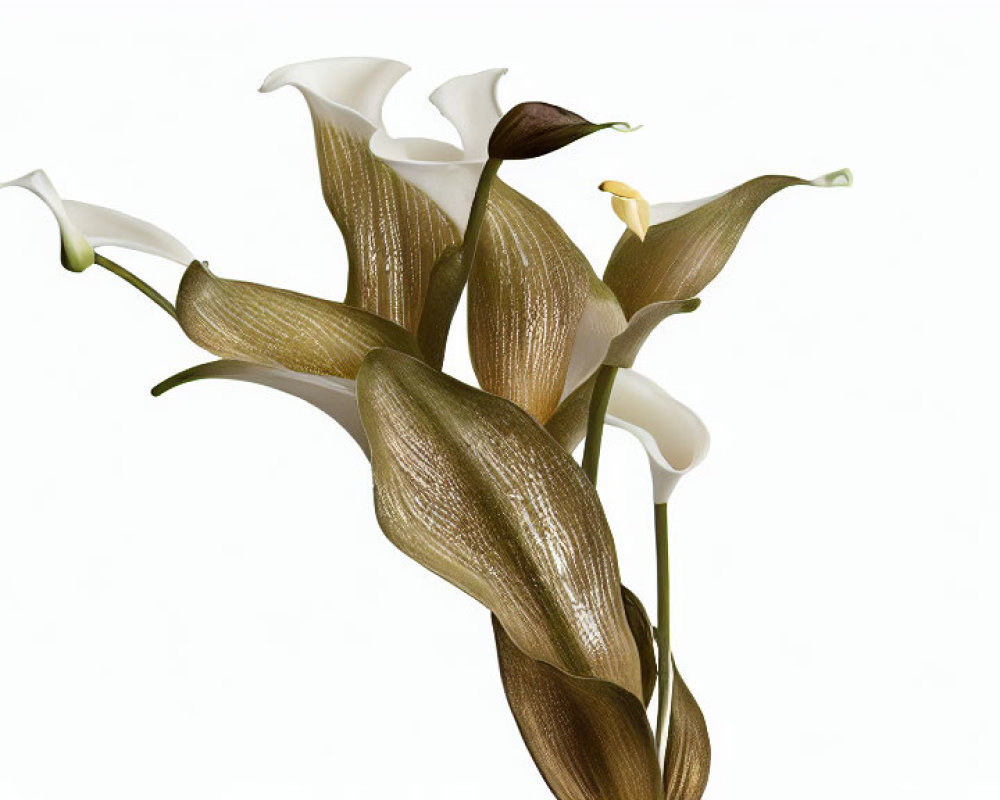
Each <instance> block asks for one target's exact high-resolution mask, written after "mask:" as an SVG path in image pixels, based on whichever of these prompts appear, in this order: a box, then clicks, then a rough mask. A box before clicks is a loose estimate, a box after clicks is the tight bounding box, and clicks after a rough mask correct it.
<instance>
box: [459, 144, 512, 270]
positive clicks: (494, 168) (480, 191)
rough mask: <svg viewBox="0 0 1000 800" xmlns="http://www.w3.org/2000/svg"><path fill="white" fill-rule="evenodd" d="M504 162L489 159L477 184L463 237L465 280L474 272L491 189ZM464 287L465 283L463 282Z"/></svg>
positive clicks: (497, 159)
mask: <svg viewBox="0 0 1000 800" xmlns="http://www.w3.org/2000/svg"><path fill="white" fill-rule="evenodd" d="M501 164H503V161H502V160H500V159H499V158H490V159H487V161H486V163H485V164H484V165H483V171H482V172H481V173H480V174H479V183H478V184H476V194H475V197H473V199H472V208H471V209H470V210H469V223H468V225H466V226H465V236H464V237H462V271H463V273H464V274H465V280H466V281H467V280H468V279H469V272H470V271H471V270H472V260H473V259H474V258H475V257H476V246H477V245H478V244H479V232H480V231H481V230H482V227H483V220H484V219H485V218H486V206H487V205H488V203H489V200H490V187H491V186H492V185H493V179H494V178H495V177H496V174H497V172H498V171H499V169H500V165H501ZM462 285H463V286H464V285H465V283H464V282H463V284H462Z"/></svg>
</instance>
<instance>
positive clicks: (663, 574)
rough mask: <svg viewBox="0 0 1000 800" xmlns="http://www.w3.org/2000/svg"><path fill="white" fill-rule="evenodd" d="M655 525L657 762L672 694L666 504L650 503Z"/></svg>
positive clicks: (662, 748) (664, 745)
mask: <svg viewBox="0 0 1000 800" xmlns="http://www.w3.org/2000/svg"><path fill="white" fill-rule="evenodd" d="M653 520H654V523H655V529H656V652H657V655H658V667H657V669H658V676H657V684H656V686H657V689H656V753H657V756H658V757H659V760H660V764H663V763H664V761H665V759H666V755H667V735H668V732H669V729H670V705H671V699H672V694H673V680H672V679H673V656H672V655H671V652H670V554H669V547H668V544H669V542H668V536H667V504H666V503H656V504H655V505H654V506H653Z"/></svg>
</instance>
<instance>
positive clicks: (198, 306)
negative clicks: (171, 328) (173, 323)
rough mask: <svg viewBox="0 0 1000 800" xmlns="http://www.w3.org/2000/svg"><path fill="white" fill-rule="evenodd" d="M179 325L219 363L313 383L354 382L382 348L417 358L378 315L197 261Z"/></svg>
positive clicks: (405, 338)
mask: <svg viewBox="0 0 1000 800" xmlns="http://www.w3.org/2000/svg"><path fill="white" fill-rule="evenodd" d="M177 317H178V321H179V322H180V325H181V328H182V329H183V330H184V333H186V334H187V335H188V337H189V338H190V339H191V341H193V342H194V343H195V344H197V345H199V346H201V347H203V348H205V349H206V350H208V351H209V352H210V353H214V354H215V355H217V356H220V357H222V358H231V359H237V360H240V361H249V362H252V363H255V364H263V365H264V366H270V367H284V368H285V369H289V370H293V371H295V372H308V373H312V374H315V375H336V376H339V377H343V378H353V377H354V376H355V375H356V374H357V371H358V367H360V366H361V361H362V360H363V359H364V357H365V354H366V353H367V352H368V351H369V350H372V349H374V348H376V347H391V348H394V349H397V350H401V351H403V352H406V353H412V354H417V353H418V350H417V345H416V342H415V341H414V340H413V337H412V336H410V334H409V333H408V332H407V331H406V330H405V329H403V328H401V327H400V326H398V325H396V324H394V323H392V322H389V321H388V320H385V319H382V318H381V317H378V316H376V315H375V314H370V313H368V312H367V311H363V310H362V309H360V308H353V307H352V306H348V305H345V304H343V303H335V302H332V301H330V300H321V299H319V298H316V297H309V296H308V295H304V294H299V293H298V292H290V291H287V290H285V289H276V288H274V287H272V286H262V285H260V284H257V283H246V282H244V281H233V280H226V279H224V278H218V277H216V276H215V275H213V274H212V273H211V272H209V270H208V268H207V267H206V266H205V265H204V264H202V263H200V262H198V261H195V262H194V263H192V264H191V266H190V267H188V269H187V272H185V273H184V277H183V279H182V280H181V285H180V289H179V290H178V292H177Z"/></svg>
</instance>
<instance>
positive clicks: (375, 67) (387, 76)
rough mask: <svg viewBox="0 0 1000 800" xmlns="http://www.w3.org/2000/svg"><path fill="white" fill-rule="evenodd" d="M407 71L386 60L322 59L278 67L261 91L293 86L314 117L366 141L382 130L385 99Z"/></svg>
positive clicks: (407, 69) (266, 80)
mask: <svg viewBox="0 0 1000 800" xmlns="http://www.w3.org/2000/svg"><path fill="white" fill-rule="evenodd" d="M409 71H410V68H409V67H408V66H407V65H406V64H403V63H402V62H399V61H392V60H391V59H387V58H321V59H319V60H317V61H303V62H300V63H298V64H288V65H287V66H284V67H278V69H276V70H274V72H272V73H271V74H270V75H268V76H267V77H266V78H265V79H264V82H263V83H262V84H261V86H260V91H262V92H273V91H274V90H275V89H280V88H281V87H282V86H294V87H295V88H296V89H298V90H299V91H300V92H302V95H303V97H305V99H306V102H307V103H308V104H309V108H310V110H311V111H312V112H313V113H314V114H315V115H316V116H318V117H321V118H325V119H329V120H330V121H331V122H334V123H335V124H338V125H341V126H343V127H346V128H348V129H349V130H350V131H351V132H352V133H355V134H356V135H358V136H361V137H363V138H365V139H367V138H368V137H369V136H371V135H372V133H373V132H374V131H375V130H377V129H381V128H384V125H383V123H382V106H383V105H384V104H385V98H386V97H387V96H388V94H389V91H390V90H391V89H392V87H393V86H395V85H396V84H397V83H398V82H399V79H400V78H402V77H403V76H404V75H405V74H406V73H407V72H409Z"/></svg>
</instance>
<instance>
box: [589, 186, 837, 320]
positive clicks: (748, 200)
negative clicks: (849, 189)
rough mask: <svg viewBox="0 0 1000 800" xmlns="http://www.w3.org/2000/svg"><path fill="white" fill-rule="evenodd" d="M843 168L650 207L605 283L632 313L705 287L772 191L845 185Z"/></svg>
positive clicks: (621, 246) (623, 242)
mask: <svg viewBox="0 0 1000 800" xmlns="http://www.w3.org/2000/svg"><path fill="white" fill-rule="evenodd" d="M850 182H851V177H850V172H849V171H847V170H841V171H840V172H833V173H830V174H829V175H823V176H822V177H819V178H816V179H815V180H812V181H807V180H803V179H802V178H793V177H790V176H787V175H764V176H762V177H760V178H754V179H753V180H751V181H747V182H746V183H744V184H741V185H740V186H737V187H736V188H734V189H730V190H729V191H728V192H723V193H722V194H718V195H715V196H713V197H706V198H704V199H703V200H695V201H691V202H687V203H661V204H659V205H654V206H653V207H652V209H651V222H652V225H651V226H650V228H649V230H648V231H647V232H646V238H645V240H640V239H639V237H638V236H636V235H635V234H634V233H632V232H631V231H629V230H626V231H625V232H624V233H623V234H622V237H621V239H619V240H618V244H617V246H616V247H615V249H614V252H612V254H611V258H610V260H609V261H608V267H607V270H605V273H604V282H605V283H606V284H607V285H608V286H610V287H611V289H612V291H614V293H615V294H616V295H617V296H618V299H619V301H621V304H622V309H623V310H624V311H625V315H626V316H627V317H628V318H630V319H631V318H632V316H633V315H634V314H636V313H637V312H638V311H639V310H640V309H641V308H643V307H644V306H647V305H649V304H650V303H655V302H657V301H662V300H685V299H687V298H689V297H694V296H695V295H696V294H698V293H699V292H701V290H702V289H704V288H705V286H707V285H708V283H709V282H710V281H711V280H712V279H713V278H715V276H716V275H718V274H719V271H720V270H721V269H722V268H723V266H725V264H726V261H728V260H729V257H730V256H731V255H732V253H733V250H734V249H735V247H736V244H737V242H739V240H740V237H741V236H742V235H743V231H744V229H745V228H746V226H747V224H748V223H749V222H750V218H751V217H752V216H753V215H754V212H755V211H756V210H757V209H758V208H759V207H760V205H761V204H762V203H763V202H764V201H765V200H767V199H768V198H769V197H771V195H773V194H775V193H776V192H779V191H781V190H782V189H785V188H787V187H789V186H847V185H850Z"/></svg>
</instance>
